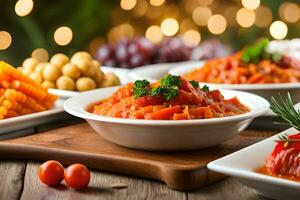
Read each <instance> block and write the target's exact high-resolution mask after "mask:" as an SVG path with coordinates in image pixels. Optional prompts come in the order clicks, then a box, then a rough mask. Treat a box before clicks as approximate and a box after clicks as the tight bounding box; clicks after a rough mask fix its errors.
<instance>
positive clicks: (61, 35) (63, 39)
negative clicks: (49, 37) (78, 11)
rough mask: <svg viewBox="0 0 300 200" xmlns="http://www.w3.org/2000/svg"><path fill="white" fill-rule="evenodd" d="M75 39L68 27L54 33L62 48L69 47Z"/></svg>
mask: <svg viewBox="0 0 300 200" xmlns="http://www.w3.org/2000/svg"><path fill="white" fill-rule="evenodd" d="M72 39H73V32H72V30H71V29H70V28H69V27H67V26H61V27H59V28H58V29H56V30H55V32H54V41H55V42H56V43H57V44H58V45H60V46H66V45H68V44H69V43H70V42H71V41H72Z"/></svg>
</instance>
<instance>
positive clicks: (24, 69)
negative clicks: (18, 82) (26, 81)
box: [22, 67, 32, 76]
mask: <svg viewBox="0 0 300 200" xmlns="http://www.w3.org/2000/svg"><path fill="white" fill-rule="evenodd" d="M31 72H32V70H31V69H28V68H24V67H23V69H22V73H23V74H25V75H27V76H28V75H29V74H30V73H31Z"/></svg>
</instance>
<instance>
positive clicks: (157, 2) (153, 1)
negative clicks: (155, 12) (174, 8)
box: [149, 0, 165, 6]
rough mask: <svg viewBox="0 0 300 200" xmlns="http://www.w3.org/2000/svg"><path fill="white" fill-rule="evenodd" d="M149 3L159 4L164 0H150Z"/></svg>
mask: <svg viewBox="0 0 300 200" xmlns="http://www.w3.org/2000/svg"><path fill="white" fill-rule="evenodd" d="M149 3H150V4H151V5H152V6H161V5H163V4H164V3H165V0H150V1H149Z"/></svg>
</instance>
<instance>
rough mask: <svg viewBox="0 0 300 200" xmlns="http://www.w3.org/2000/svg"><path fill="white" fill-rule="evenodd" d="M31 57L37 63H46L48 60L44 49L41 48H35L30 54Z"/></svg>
mask: <svg viewBox="0 0 300 200" xmlns="http://www.w3.org/2000/svg"><path fill="white" fill-rule="evenodd" d="M31 57H32V58H35V59H36V60H38V61H39V62H48V60H49V54H48V51H47V50H46V49H43V48H37V49H35V50H34V51H33V52H32V53H31Z"/></svg>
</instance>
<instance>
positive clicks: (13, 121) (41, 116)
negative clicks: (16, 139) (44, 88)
mask: <svg viewBox="0 0 300 200" xmlns="http://www.w3.org/2000/svg"><path fill="white" fill-rule="evenodd" d="M63 104H64V100H57V101H56V102H55V105H54V107H53V108H52V109H51V110H47V111H43V112H38V113H33V114H28V115H23V116H19V117H13V118H9V119H4V120H0V137H1V135H2V134H5V133H9V132H12V131H17V130H21V129H26V128H31V127H34V126H37V125H41V124H45V123H49V122H51V121H55V120H57V119H60V118H61V117H62V116H63V115H61V113H63V112H64V109H63Z"/></svg>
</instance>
